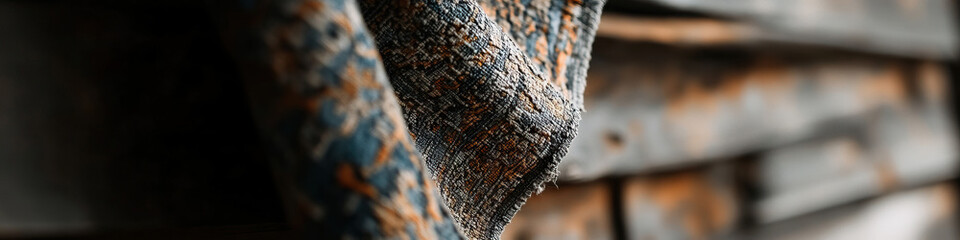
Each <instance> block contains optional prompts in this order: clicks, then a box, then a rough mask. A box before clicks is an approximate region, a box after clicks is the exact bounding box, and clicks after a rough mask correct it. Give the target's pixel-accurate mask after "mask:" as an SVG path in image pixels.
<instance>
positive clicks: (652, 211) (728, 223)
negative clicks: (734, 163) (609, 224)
mask: <svg viewBox="0 0 960 240" xmlns="http://www.w3.org/2000/svg"><path fill="white" fill-rule="evenodd" d="M733 184H734V182H733V174H732V172H731V169H730V168H729V166H728V165H726V166H725V165H720V166H712V167H710V168H703V169H690V170H683V171H680V172H673V173H664V174H655V175H649V176H638V177H632V178H629V179H628V180H626V182H625V183H624V184H623V189H622V190H623V209H624V211H623V212H622V213H621V214H624V225H625V228H626V234H627V235H626V239H661V240H667V239H713V238H717V237H720V236H724V235H726V234H728V233H730V232H731V231H732V230H733V229H734V228H735V227H736V226H737V221H738V220H739V216H740V214H741V213H740V210H741V207H740V206H739V204H740V202H739V201H738V197H737V196H736V192H735V190H734V185H733Z"/></svg>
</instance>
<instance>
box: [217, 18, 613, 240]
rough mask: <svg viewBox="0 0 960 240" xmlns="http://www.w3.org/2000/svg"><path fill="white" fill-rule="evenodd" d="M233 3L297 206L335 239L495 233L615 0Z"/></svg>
mask: <svg viewBox="0 0 960 240" xmlns="http://www.w3.org/2000/svg"><path fill="white" fill-rule="evenodd" d="M224 2H225V3H227V4H226V5H230V6H231V7H230V9H232V10H224V11H222V14H221V15H222V16H221V18H220V20H221V22H222V23H221V25H222V26H224V28H223V29H224V30H223V35H224V38H225V41H226V42H227V43H228V44H227V45H228V46H229V48H230V49H231V50H232V52H234V53H235V54H236V55H237V56H238V59H240V61H239V63H240V66H241V68H242V70H243V72H244V75H245V78H246V82H247V84H246V85H247V90H248V94H249V95H250V99H251V105H252V106H253V112H254V114H255V117H256V118H257V119H258V121H259V125H260V126H261V128H262V131H263V136H264V138H265V139H266V140H267V143H268V146H269V147H270V149H271V150H272V154H271V155H272V157H273V159H274V161H273V162H274V165H276V167H275V171H276V172H277V176H278V179H280V181H281V185H283V186H286V187H285V192H286V193H287V194H285V195H286V196H287V198H286V199H287V200H288V202H287V205H288V206H290V207H289V209H290V211H289V215H291V216H292V217H291V219H292V220H293V222H294V223H299V224H298V225H299V226H302V229H303V230H305V231H306V234H307V236H308V237H311V238H323V239H326V238H362V239H367V238H376V239H382V238H388V239H456V238H463V237H468V238H473V239H496V238H498V237H499V235H500V233H501V232H502V231H503V228H504V226H505V225H506V224H507V223H509V222H510V219H511V218H512V217H513V215H514V214H515V213H516V212H517V211H518V210H519V209H520V207H521V206H522V204H523V203H524V202H525V201H526V199H527V198H529V197H530V196H531V195H532V194H534V193H537V192H540V191H542V190H543V188H544V185H545V184H546V183H547V182H549V181H552V180H554V179H555V178H556V175H557V166H558V163H559V161H560V159H561V158H562V157H563V155H564V154H565V153H566V151H567V147H568V145H569V144H570V141H571V140H572V139H573V138H574V137H575V136H576V128H577V124H578V122H579V119H580V113H581V112H582V111H583V110H582V109H583V106H582V97H581V95H582V92H583V87H584V77H585V74H586V72H585V69H586V67H587V62H588V61H589V51H590V44H591V43H592V39H593V32H594V31H595V29H596V22H597V21H598V20H599V18H598V15H599V11H600V8H601V7H602V5H603V4H602V3H603V2H602V1H595V0H587V1H581V0H572V1H565V0H563V1H551V0H531V1H516V2H507V1H499V0H482V1H480V2H477V1H474V0H467V1H462V0H456V1H438V0H403V1H401V0H398V1H374V0H369V1H363V2H360V3H359V4H358V3H356V2H354V1H352V0H260V1H257V0H249V1H226V0H225V1H224ZM222 8H223V7H222V6H220V5H218V9H221V10H222ZM367 29H369V31H368V30H367ZM401 109H402V110H401ZM421 156H423V160H421ZM424 165H425V166H424ZM424 169H426V170H428V171H429V174H430V176H432V178H433V181H435V182H433V181H431V180H430V179H429V178H428V177H427V176H428V175H426V171H425V170H424ZM437 192H439V193H437Z"/></svg>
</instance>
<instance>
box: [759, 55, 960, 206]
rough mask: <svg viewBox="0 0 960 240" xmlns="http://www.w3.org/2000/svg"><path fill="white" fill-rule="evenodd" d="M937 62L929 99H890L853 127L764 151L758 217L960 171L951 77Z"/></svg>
mask: <svg viewBox="0 0 960 240" xmlns="http://www.w3.org/2000/svg"><path fill="white" fill-rule="evenodd" d="M936 70H938V68H937V67H936V65H928V66H927V67H926V68H925V69H923V70H921V73H920V75H925V77H922V78H921V79H922V80H921V81H924V82H921V83H919V84H918V85H922V86H917V88H918V89H917V90H916V91H919V92H921V93H922V96H927V98H926V100H921V101H919V102H917V103H915V104H911V105H897V106H890V107H886V108H884V109H882V110H881V111H878V112H876V113H875V114H871V115H870V118H869V121H864V122H863V124H862V126H861V127H862V129H855V131H850V132H849V133H848V134H844V135H840V136H836V137H832V138H829V139H823V140H820V141H811V142H808V143H802V144H795V145H789V146H784V147H782V148H779V149H775V150H772V151H770V152H767V153H764V154H762V156H761V160H760V164H759V165H758V166H759V171H758V173H759V178H758V179H756V182H757V184H758V185H759V186H760V188H761V191H762V192H763V194H764V196H763V197H762V198H761V200H760V201H759V203H758V204H759V206H758V211H757V219H758V220H759V221H760V222H772V221H779V220H783V219H788V218H792V217H795V216H798V215H800V214H804V213H808V212H812V211H816V210H820V209H823V208H826V207H830V206H834V205H839V204H843V203H847V202H850V201H853V200H857V199H862V198H865V197H870V196H875V195H879V194H882V193H885V192H888V191H891V190H895V189H900V188H904V187H915V186H920V185H923V184H929V183H931V182H936V181H942V180H945V179H949V178H952V177H956V176H957V171H956V170H957V169H958V167H960V164H958V162H957V160H958V159H957V150H956V147H955V146H956V135H955V126H954V123H953V121H952V120H951V119H950V118H949V116H948V110H947V107H946V103H945V101H944V99H942V97H937V96H938V95H939V96H943V95H942V94H941V93H942V91H943V88H942V86H944V85H945V84H946V82H945V81H946V79H944V78H943V77H941V76H940V74H938V73H936V72H937V71H936ZM928 71H929V72H928ZM924 72H927V73H924ZM937 86H941V87H937Z"/></svg>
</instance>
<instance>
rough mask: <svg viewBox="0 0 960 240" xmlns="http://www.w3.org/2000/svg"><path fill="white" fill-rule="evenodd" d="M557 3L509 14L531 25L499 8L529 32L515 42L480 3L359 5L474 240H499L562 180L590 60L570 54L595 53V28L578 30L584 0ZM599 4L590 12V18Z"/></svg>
mask: <svg viewBox="0 0 960 240" xmlns="http://www.w3.org/2000/svg"><path fill="white" fill-rule="evenodd" d="M491 3H493V4H496V3H500V2H493V1H491V2H488V4H491ZM539 3H544V1H540V2H533V4H539ZM556 3H557V4H556V5H551V4H550V3H548V4H546V5H543V7H545V8H539V9H538V8H532V7H531V8H528V7H527V6H525V5H514V6H511V7H512V9H514V10H517V11H514V12H513V13H517V12H524V11H526V10H530V12H529V13H530V14H529V15H526V17H528V18H525V19H526V20H525V21H512V20H511V19H513V18H517V16H516V15H510V14H511V13H510V12H504V13H503V14H502V13H499V12H493V13H494V14H492V15H495V16H503V18H502V19H501V22H505V23H509V24H504V26H514V25H513V24H518V25H520V26H521V27H527V28H524V29H527V31H526V32H516V34H511V32H507V31H505V30H504V27H502V26H501V25H498V24H497V21H496V20H495V19H494V18H491V16H488V15H487V13H485V12H484V10H483V8H482V7H481V5H480V4H479V3H478V2H476V1H436V0H410V1H375V0H369V1H362V2H361V8H362V12H363V15H364V18H365V19H367V20H368V21H367V24H368V26H369V28H370V30H371V32H372V33H373V35H374V36H375V37H374V39H376V42H377V45H378V47H379V48H380V52H381V55H382V56H383V59H384V64H385V67H386V69H387V73H388V75H390V76H391V78H390V80H391V83H392V84H393V86H394V88H395V89H396V92H397V95H398V98H399V99H400V103H401V106H402V107H403V109H404V117H405V119H406V120H407V122H408V124H409V125H410V129H411V134H412V135H414V136H415V137H416V143H417V147H418V149H419V150H420V151H421V152H422V153H423V154H424V156H425V158H426V162H427V166H428V168H429V169H430V171H431V173H432V175H433V177H434V179H435V180H436V181H437V183H438V186H439V188H440V192H441V194H442V195H443V196H444V199H445V203H446V205H447V206H448V207H449V208H450V209H451V212H452V213H453V216H454V218H455V219H456V220H457V222H458V224H459V225H460V226H461V227H463V229H464V230H465V232H466V234H467V236H469V237H471V238H482V239H491V238H497V237H499V234H500V233H501V232H502V231H503V227H504V226H505V225H506V224H507V223H509V221H510V219H511V218H512V217H513V215H514V214H515V213H516V212H517V210H519V208H520V206H521V205H522V204H523V203H524V202H525V201H526V199H527V198H528V197H530V196H531V195H532V194H534V193H536V192H539V191H542V189H543V185H544V184H545V183H546V182H547V181H551V180H554V179H555V178H556V174H557V165H558V163H559V161H560V159H561V158H562V157H563V155H564V154H565V153H566V151H567V147H568V146H569V143H570V141H571V140H572V139H573V138H574V137H575V136H576V127H577V123H578V122H579V119H580V112H581V111H582V108H583V107H582V100H580V97H579V96H580V95H582V92H583V86H584V85H583V81H584V79H583V77H584V75H585V72H583V71H581V70H583V69H585V68H586V61H587V60H588V59H576V60H574V59H571V56H572V55H573V54H574V49H573V47H574V46H578V47H583V46H584V45H586V46H587V47H586V51H587V52H588V51H589V44H590V40H589V39H592V34H593V29H595V24H596V23H595V22H589V24H588V25H587V28H584V29H580V28H579V26H575V22H577V21H580V19H579V18H574V15H577V16H576V17H582V16H583V15H580V14H581V13H583V12H584V11H583V4H584V2H582V1H569V2H568V1H563V2H556ZM500 4H506V3H500ZM520 4H522V3H520ZM600 5H602V4H600V3H595V4H592V5H589V7H588V9H587V10H588V12H587V13H588V14H587V15H588V16H589V17H588V18H587V19H595V16H594V15H591V14H598V13H599V6H600ZM490 6H492V7H493V8H494V9H497V10H506V11H509V10H510V8H506V7H500V6H497V5H490ZM538 10H542V11H540V12H537V11H538ZM551 15H555V16H557V17H555V18H551ZM511 17H513V18H511ZM537 25H539V26H540V29H541V30H542V31H538V28H537ZM528 26H529V27H528ZM561 28H562V29H561ZM516 29H517V30H521V28H516ZM535 33H540V35H536V34H535ZM528 34H530V35H528ZM512 35H516V36H530V37H531V39H532V41H534V46H538V45H537V44H541V45H540V46H538V47H539V48H533V49H528V52H531V53H534V54H536V55H534V54H530V56H535V57H536V58H530V57H528V55H526V54H525V53H524V51H523V50H521V48H520V47H519V46H518V45H517V43H516V42H515V41H514V36H512ZM578 35H579V36H582V38H581V37H578ZM584 38H585V39H588V40H586V41H584V40H583V39H584ZM549 47H552V48H553V49H554V50H546V49H545V48H549ZM531 50H532V51H531ZM577 53H578V54H580V52H577ZM581 55H582V54H581ZM571 60H573V61H571ZM580 60H582V61H580ZM571 63H572V64H571ZM569 68H572V69H573V71H568V69H569ZM568 73H569V74H568ZM551 76H552V77H551Z"/></svg>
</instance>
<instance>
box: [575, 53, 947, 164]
mask: <svg viewBox="0 0 960 240" xmlns="http://www.w3.org/2000/svg"><path fill="white" fill-rule="evenodd" d="M593 59H594V60H593V62H592V63H591V69H590V73H589V74H588V82H589V83H590V84H588V85H587V89H586V95H585V99H586V100H585V105H586V113H585V114H584V116H583V120H582V122H581V124H580V129H579V133H578V136H577V138H576V139H574V141H573V143H572V146H571V149H570V152H569V154H568V155H567V157H566V158H565V159H564V161H563V162H561V171H562V172H561V178H562V179H564V180H585V179H592V178H596V177H600V176H605V175H610V174H614V175H623V174H636V173H639V172H649V171H652V170H655V169H659V168H665V167H675V166H679V165H683V164H689V163H696V162H702V161H704V160H716V159H721V158H726V157H730V156H734V155H737V154H744V153H749V152H755V151H760V150H764V149H769V148H771V147H774V146H778V145H782V144H787V143H790V142H795V141H798V140H802V139H806V138H810V137H814V136H817V135H822V134H833V132H835V131H836V129H837V128H838V126H839V128H843V127H844V126H856V125H859V124H861V123H864V121H867V120H868V119H869V117H870V114H872V113H873V112H875V111H877V110H878V109H881V108H883V107H884V106H895V105H908V104H911V101H913V100H912V99H913V98H915V95H917V96H920V98H926V97H928V96H927V95H924V94H915V91H914V90H912V89H915V87H914V85H921V84H924V83H925V82H927V81H926V80H924V79H926V78H927V75H930V74H928V73H926V72H928V71H927V70H924V69H928V68H932V69H933V70H931V71H930V72H934V75H937V74H941V75H942V73H936V72H941V71H942V70H943V69H941V68H939V67H938V66H937V65H936V64H933V63H922V64H921V63H920V62H918V61H912V60H902V59H893V58H884V57H878V56H862V55H852V54H832V53H818V52H814V53H804V52H770V51H767V52H753V51H741V50H723V51H720V50H704V49H701V50H689V49H684V48H673V47H664V46H662V45H656V46H652V45H645V44H638V43H635V42H634V43H628V42H623V41H616V40H610V39H599V40H598V41H597V44H596V47H595V48H594V58H593ZM928 66H929V67H928ZM921 70H922V71H921ZM937 84H941V83H937ZM939 95H940V96H944V95H945V94H943V93H939ZM941 98H942V97H941Z"/></svg>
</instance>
